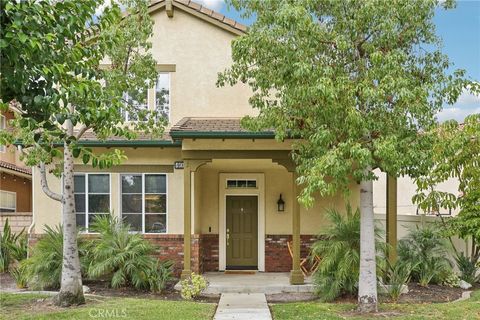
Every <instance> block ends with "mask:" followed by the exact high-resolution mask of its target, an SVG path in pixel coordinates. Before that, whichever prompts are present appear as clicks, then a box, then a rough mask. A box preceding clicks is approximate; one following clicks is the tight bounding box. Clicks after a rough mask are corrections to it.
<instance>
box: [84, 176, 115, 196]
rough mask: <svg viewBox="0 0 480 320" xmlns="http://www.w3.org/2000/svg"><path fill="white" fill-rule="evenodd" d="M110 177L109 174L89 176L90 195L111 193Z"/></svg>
mask: <svg viewBox="0 0 480 320" xmlns="http://www.w3.org/2000/svg"><path fill="white" fill-rule="evenodd" d="M109 178H110V176H109V175H108V174H91V175H89V176H88V193H110V181H109Z"/></svg>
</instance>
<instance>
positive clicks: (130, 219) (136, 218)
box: [122, 214, 142, 231]
mask: <svg viewBox="0 0 480 320" xmlns="http://www.w3.org/2000/svg"><path fill="white" fill-rule="evenodd" d="M122 217H123V222H125V223H126V224H128V225H130V230H132V231H142V215H141V214H124V215H122Z"/></svg>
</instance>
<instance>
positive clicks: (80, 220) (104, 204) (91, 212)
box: [73, 173, 110, 231]
mask: <svg viewBox="0 0 480 320" xmlns="http://www.w3.org/2000/svg"><path fill="white" fill-rule="evenodd" d="M73 190H74V194H75V212H76V215H77V227H78V228H81V229H84V230H87V231H88V228H89V225H90V224H91V223H92V222H93V221H94V219H95V217H97V216H99V215H107V214H109V213H110V174H104V173H102V174H97V173H95V174H94V173H85V174H76V175H75V176H74V188H73Z"/></svg>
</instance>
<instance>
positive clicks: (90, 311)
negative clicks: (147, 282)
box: [0, 293, 215, 320]
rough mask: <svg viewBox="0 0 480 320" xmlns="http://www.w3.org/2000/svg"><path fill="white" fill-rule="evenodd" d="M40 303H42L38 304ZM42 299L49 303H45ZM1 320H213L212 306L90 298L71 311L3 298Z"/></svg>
mask: <svg viewBox="0 0 480 320" xmlns="http://www.w3.org/2000/svg"><path fill="white" fill-rule="evenodd" d="M39 299H41V300H39ZM43 299H47V300H46V301H43ZM0 306H1V307H0V319H5V320H10V319H12V320H13V319H15V320H20V319H37V320H40V319H44V320H47V319H48V320H55V319H69V320H77V319H78V320H81V319H89V320H91V319H105V318H107V319H108V318H110V319H112V318H119V319H138V320H147V319H175V320H187V319H212V318H213V314H214V312H215V304H213V303H195V302H185V301H166V300H159V299H156V300H155V299H145V298H142V299H140V298H114V297H94V298H93V297H91V296H90V297H88V298H87V304H86V305H83V306H79V307H73V308H69V309H61V308H57V307H54V306H52V305H50V304H49V303H48V296H44V295H37V294H6V293H4V294H1V295H0Z"/></svg>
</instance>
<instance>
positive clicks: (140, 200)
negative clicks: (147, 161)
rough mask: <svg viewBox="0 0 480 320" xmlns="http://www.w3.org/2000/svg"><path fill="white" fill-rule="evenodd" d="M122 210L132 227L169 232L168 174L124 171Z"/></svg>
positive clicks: (121, 181)
mask: <svg viewBox="0 0 480 320" xmlns="http://www.w3.org/2000/svg"><path fill="white" fill-rule="evenodd" d="M120 177H121V178H120V183H121V186H120V189H121V213H122V219H123V221H124V222H125V223H127V224H129V225H130V230H131V231H136V232H142V233H166V232H167V175H166V174H164V173H137V174H134V173H132V174H122V175H121V176H120Z"/></svg>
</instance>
